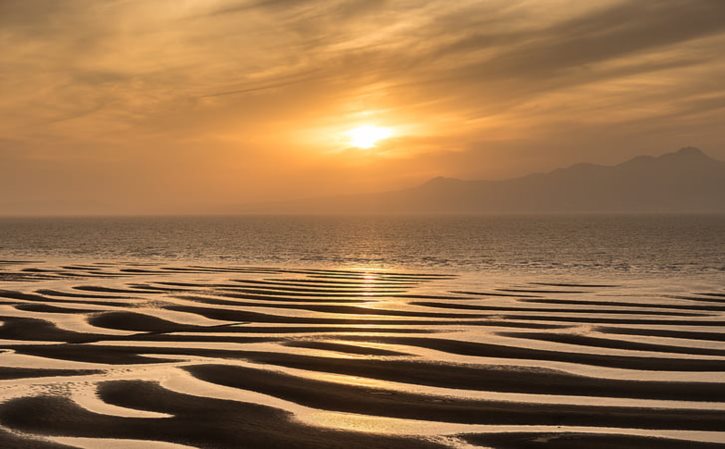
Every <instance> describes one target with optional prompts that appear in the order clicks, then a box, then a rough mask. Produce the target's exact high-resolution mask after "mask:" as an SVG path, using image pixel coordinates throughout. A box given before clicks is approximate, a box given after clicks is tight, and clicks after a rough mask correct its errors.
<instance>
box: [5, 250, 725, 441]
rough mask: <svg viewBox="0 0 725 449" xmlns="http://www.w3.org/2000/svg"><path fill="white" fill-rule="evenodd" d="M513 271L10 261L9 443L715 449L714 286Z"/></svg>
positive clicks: (719, 369) (723, 307)
mask: <svg viewBox="0 0 725 449" xmlns="http://www.w3.org/2000/svg"><path fill="white" fill-rule="evenodd" d="M512 279H513V278H512ZM512 279H508V280H506V279H503V278H499V279H497V280H492V279H488V278H486V277H485V276H473V275H465V276H461V277H457V276H454V275H450V274H432V273H426V274H421V273H405V272H364V271H355V270H323V269H282V268H280V269H276V268H256V267H207V266H182V265H168V264H155V263H148V264H139V263H93V262H88V263H79V264H76V265H65V266H56V265H54V264H49V263H40V262H22V261H4V262H1V263H0V321H2V327H0V400H2V403H1V404H0V447H2V448H48V449H50V448H68V447H81V448H124V449H126V448H151V449H154V448H188V447H197V448H229V449H231V448H234V449H237V448H255V449H259V448H344V449H352V448H391V449H394V448H416V449H417V448H423V449H425V448H446V447H459V448H470V447H485V448H501V449H516V448H557V449H560V448H563V449H568V448H571V449H574V448H581V447H587V448H593V449H598V448H625V447H626V448H652V449H658V448H673V449H674V448H677V449H679V448H685V447H686V448H695V449H698V448H725V331H724V329H725V327H724V326H725V316H724V314H723V311H725V289H723V287H722V285H720V286H718V285H717V283H714V284H712V285H709V286H704V287H703V286H701V285H700V286H699V285H696V284H693V285H692V286H686V287H682V286H679V287H678V286H677V284H676V283H674V282H673V283H671V284H667V285H665V284H663V283H662V282H659V281H658V282H655V281H649V282H645V281H638V282H635V281H622V282H613V283H609V282H608V283H592V282H583V281H580V282H539V281H538V280H533V279H529V280H525V279H515V280H512Z"/></svg>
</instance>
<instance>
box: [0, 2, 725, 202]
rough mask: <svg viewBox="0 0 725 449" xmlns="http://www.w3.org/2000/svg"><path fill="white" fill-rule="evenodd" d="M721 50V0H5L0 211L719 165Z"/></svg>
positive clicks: (261, 197) (251, 198)
mask: <svg viewBox="0 0 725 449" xmlns="http://www.w3.org/2000/svg"><path fill="white" fill-rule="evenodd" d="M723 48H725V1H721V0H656V1H655V0H652V1H642V0H592V1H586V2H583V1H578V0H478V1H470V0H456V1H450V0H430V1H423V0H397V1H396V0H387V1H386V0H104V1H97V0H66V1H58V0H0V93H1V95H0V215H54V214H69V215H74V214H155V213H159V214H168V213H233V212H234V210H235V208H236V207H238V206H240V205H244V204H249V203H258V202H267V201H277V200H287V199H294V198H305V197H318V196H328V195H338V194H347V193H358V192H374V191H385V190H393V189H399V188H404V187H409V186H414V185H417V184H420V183H423V182H425V181H426V180H428V179H430V178H433V177H436V176H449V177H458V178H463V179H504V178H509V177H515V176H520V175H524V174H527V173H531V172H538V171H548V170H552V169H555V168H558V167H562V166H568V165H572V164H575V163H579V162H593V163H602V164H614V163H619V162H622V161H624V160H626V159H628V158H631V157H634V156H636V155H641V154H653V155H654V154H661V153H665V152H669V151H673V150H676V149H678V148H680V147H685V146H696V147H699V148H702V149H703V150H704V151H706V152H707V153H708V154H710V155H711V156H713V157H716V158H719V159H725V82H723V80H725V52H723ZM375 127H378V128H375ZM361 129H362V130H366V129H378V130H382V131H381V135H382V136H384V137H385V138H383V139H381V140H380V141H379V142H377V143H376V144H375V145H373V146H371V147H369V148H360V147H359V146H356V145H355V141H354V139H351V136H354V135H355V132H356V131H355V130H357V131H358V132H359V131H360V130H361Z"/></svg>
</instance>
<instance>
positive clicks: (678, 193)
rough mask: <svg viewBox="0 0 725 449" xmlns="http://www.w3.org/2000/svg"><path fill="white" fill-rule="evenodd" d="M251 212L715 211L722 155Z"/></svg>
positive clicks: (447, 181) (691, 152) (723, 189)
mask: <svg viewBox="0 0 725 449" xmlns="http://www.w3.org/2000/svg"><path fill="white" fill-rule="evenodd" d="M247 212H256V213H272V212H274V213H294V214H302V213H309V214H320V213H323V214H325V213H328V214H329V213H346V214H347V213H381V214H495V213H723V212H725V162H723V161H719V160H716V159H713V158H711V157H709V156H708V155H706V154H705V153H704V152H702V151H701V150H699V149H697V148H692V147H688V148H682V149H681V150H679V151H676V152H673V153H667V154H664V155H661V156H657V157H653V156H638V157H635V158H634V159H630V160H628V161H626V162H624V163H621V164H618V165H613V166H606V165H595V164H577V165H573V166H570V167H567V168H561V169H557V170H554V171H551V172H548V173H536V174H531V175H528V176H523V177H519V178H513V179H507V180H501V181H485V180H461V179H455V178H443V177H439V178H434V179H431V180H430V181H428V182H426V183H424V184H422V185H419V186H416V187H412V188H408V189H404V190H398V191H390V192H382V193H374V194H363V195H349V196H337V197H328V198H318V199H308V200H299V201H289V202H284V203H274V204H265V205H262V206H255V207H253V208H251V209H250V210H247Z"/></svg>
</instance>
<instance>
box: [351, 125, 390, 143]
mask: <svg viewBox="0 0 725 449" xmlns="http://www.w3.org/2000/svg"><path fill="white" fill-rule="evenodd" d="M346 134H347V137H348V138H349V139H350V145H352V146H353V147H355V148H362V149H369V148H372V147H374V146H375V145H377V144H378V142H380V141H381V140H385V139H387V138H389V137H391V136H392V135H393V130H392V129H390V128H383V127H381V126H374V125H362V126H358V127H356V128H353V129H351V130H349V131H348V132H347V133H346Z"/></svg>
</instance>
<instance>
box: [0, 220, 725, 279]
mask: <svg viewBox="0 0 725 449" xmlns="http://www.w3.org/2000/svg"><path fill="white" fill-rule="evenodd" d="M0 258H2V259H30V260H42V259H82V260H145V261H199V262H205V263H225V264H242V265H275V266H326V267H331V266H334V267H339V268H366V269H367V268H381V269H391V268H397V269H421V268H424V269H425V268H427V269H433V270H437V271H440V270H445V271H447V272H472V271H473V272H507V273H513V274H516V273H522V274H530V273H537V274H548V273H552V274H555V273H570V274H572V275H586V277H592V276H598V275H599V276H613V275H614V276H618V275H628V274H630V275H633V276H669V275H673V274H683V275H693V274H694V275H702V274H710V275H715V276H717V275H719V274H725V215H698V216H693V215H579V216H562V215H550V216H521V215H518V216H223V217H219V216H215V217H208V216H207V217H191V216H185V217H72V218H3V219H0Z"/></svg>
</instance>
